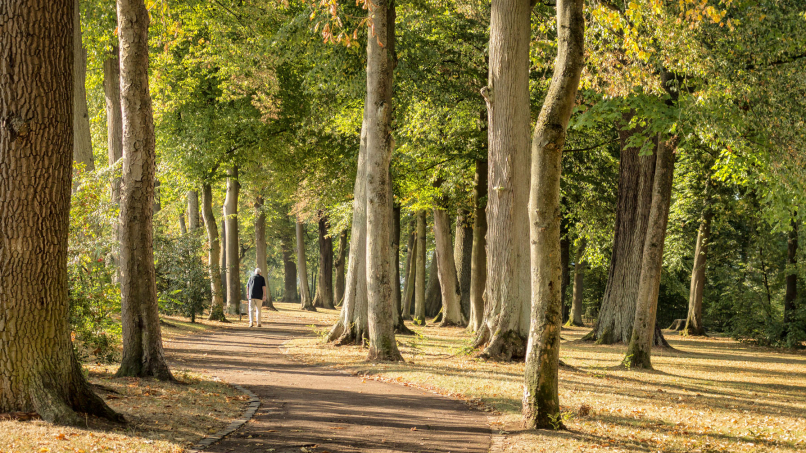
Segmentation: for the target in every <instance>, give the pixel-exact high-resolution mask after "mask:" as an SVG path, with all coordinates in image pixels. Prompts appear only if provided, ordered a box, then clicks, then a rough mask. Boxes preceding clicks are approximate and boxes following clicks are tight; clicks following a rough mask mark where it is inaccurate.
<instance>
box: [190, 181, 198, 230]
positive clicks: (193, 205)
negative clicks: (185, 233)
mask: <svg viewBox="0 0 806 453" xmlns="http://www.w3.org/2000/svg"><path fill="white" fill-rule="evenodd" d="M187 197H188V228H189V229H190V231H191V232H193V231H196V230H198V229H199V226H200V224H199V193H198V192H196V191H195V190H190V191H188V194H187Z"/></svg>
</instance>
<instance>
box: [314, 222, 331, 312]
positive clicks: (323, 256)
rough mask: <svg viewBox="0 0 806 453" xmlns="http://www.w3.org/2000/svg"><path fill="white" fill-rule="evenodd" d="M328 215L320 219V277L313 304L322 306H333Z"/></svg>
mask: <svg viewBox="0 0 806 453" xmlns="http://www.w3.org/2000/svg"><path fill="white" fill-rule="evenodd" d="M327 223H328V220H327V217H326V216H322V217H321V218H320V219H319V278H318V279H317V285H316V297H314V299H313V300H314V303H313V305H314V306H315V307H322V308H331V309H332V308H335V307H334V306H333V238H331V237H330V236H328V231H327V229H328V224H327Z"/></svg>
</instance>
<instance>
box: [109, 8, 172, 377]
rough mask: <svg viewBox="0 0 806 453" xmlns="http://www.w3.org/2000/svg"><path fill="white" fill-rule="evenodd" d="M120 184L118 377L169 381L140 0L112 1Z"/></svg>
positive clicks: (145, 29)
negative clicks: (159, 296) (120, 123)
mask: <svg viewBox="0 0 806 453" xmlns="http://www.w3.org/2000/svg"><path fill="white" fill-rule="evenodd" d="M117 10H118V24H119V27H118V40H119V48H120V100H121V114H122V118H123V186H122V190H121V192H122V193H121V200H120V293H121V299H122V303H121V322H122V324H123V357H122V358H121V363H120V368H119V369H118V371H117V375H118V376H154V377H156V378H157V379H163V380H173V376H172V375H171V371H170V369H169V368H168V363H167V362H166V361H165V356H164V353H163V349H162V333H161V331H160V324H159V313H158V304H157V287H156V276H155V274H154V249H153V236H154V231H153V225H152V219H153V211H152V209H153V206H152V205H153V203H154V173H155V165H154V163H155V158H156V156H155V149H154V147H155V144H154V120H153V117H152V111H151V95H150V94H149V91H148V23H149V12H148V10H147V9H146V6H145V3H144V2H143V0H118V2H117Z"/></svg>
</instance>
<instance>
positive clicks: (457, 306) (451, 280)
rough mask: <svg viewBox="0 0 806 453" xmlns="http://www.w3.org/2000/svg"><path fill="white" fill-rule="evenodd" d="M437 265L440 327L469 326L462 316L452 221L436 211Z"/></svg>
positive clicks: (442, 211) (445, 213)
mask: <svg viewBox="0 0 806 453" xmlns="http://www.w3.org/2000/svg"><path fill="white" fill-rule="evenodd" d="M434 242H436V255H435V261H436V262H435V263H434V265H436V266H437V272H438V275H439V284H440V287H441V289H442V321H441V322H440V326H442V327H444V326H463V325H465V324H467V321H466V320H465V318H464V316H463V315H462V306H461V304H462V294H461V289H460V287H459V279H458V277H457V275H456V261H455V259H454V256H453V247H451V221H450V219H449V218H448V213H447V212H445V211H444V210H442V209H434Z"/></svg>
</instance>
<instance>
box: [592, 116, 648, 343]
mask: <svg viewBox="0 0 806 453" xmlns="http://www.w3.org/2000/svg"><path fill="white" fill-rule="evenodd" d="M631 117H632V114H628V115H626V116H625V118H624V124H625V125H626V124H627V123H628V122H629V120H630V118H631ZM642 131H643V129H642V128H641V127H636V128H634V129H630V130H626V129H623V130H620V131H619V141H620V142H621V161H620V163H619V183H618V205H617V208H616V224H615V232H614V237H613V252H612V255H611V258H610V269H609V271H608V277H607V286H606V287H605V293H604V297H603V299H602V304H601V307H600V309H599V316H598V318H597V320H596V323H595V324H594V327H593V330H592V331H591V332H590V333H589V334H588V335H586V336H585V339H586V340H592V341H596V343H598V344H614V343H627V342H629V340H630V335H631V334H632V327H633V321H634V320H635V300H636V298H637V297H638V285H639V280H640V275H641V263H642V256H643V253H644V238H645V237H646V231H647V221H648V219H649V211H650V207H651V205H652V182H653V180H654V177H655V156H640V155H639V150H640V149H639V148H636V147H629V146H628V145H627V143H628V140H629V139H630V137H632V135H634V134H637V133H641V132H642Z"/></svg>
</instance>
